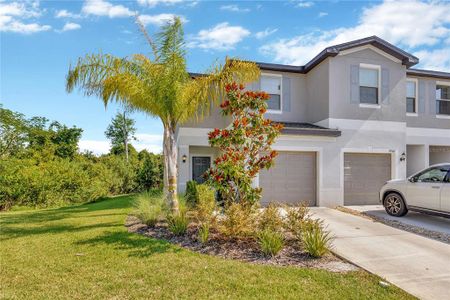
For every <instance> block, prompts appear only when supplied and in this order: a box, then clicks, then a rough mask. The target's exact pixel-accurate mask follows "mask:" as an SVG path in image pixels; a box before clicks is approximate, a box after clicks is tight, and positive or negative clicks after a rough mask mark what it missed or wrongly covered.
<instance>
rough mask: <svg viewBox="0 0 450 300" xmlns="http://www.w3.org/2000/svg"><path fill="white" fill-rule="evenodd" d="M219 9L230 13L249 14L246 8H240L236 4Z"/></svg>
mask: <svg viewBox="0 0 450 300" xmlns="http://www.w3.org/2000/svg"><path fill="white" fill-rule="evenodd" d="M220 9H221V10H228V11H232V12H249V11H250V9H248V8H240V7H239V6H237V5H236V4H230V5H222V6H221V7H220Z"/></svg>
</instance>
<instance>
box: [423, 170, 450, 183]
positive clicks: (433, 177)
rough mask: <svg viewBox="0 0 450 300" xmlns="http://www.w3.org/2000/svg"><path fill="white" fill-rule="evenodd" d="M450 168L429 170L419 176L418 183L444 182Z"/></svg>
mask: <svg viewBox="0 0 450 300" xmlns="http://www.w3.org/2000/svg"><path fill="white" fill-rule="evenodd" d="M448 171H449V167H436V168H432V169H428V170H426V171H424V172H423V173H421V174H419V175H418V176H417V181H418V182H444V178H445V177H446V175H447V172H448Z"/></svg>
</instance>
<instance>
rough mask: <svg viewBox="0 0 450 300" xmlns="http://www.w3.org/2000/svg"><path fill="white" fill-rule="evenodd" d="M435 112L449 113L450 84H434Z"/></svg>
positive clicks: (439, 113)
mask: <svg viewBox="0 0 450 300" xmlns="http://www.w3.org/2000/svg"><path fill="white" fill-rule="evenodd" d="M436 114H438V115H450V84H449V85H443V84H436Z"/></svg>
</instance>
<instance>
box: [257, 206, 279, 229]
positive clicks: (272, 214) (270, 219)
mask: <svg viewBox="0 0 450 300" xmlns="http://www.w3.org/2000/svg"><path fill="white" fill-rule="evenodd" d="M258 227H259V230H261V231H264V230H270V231H274V232H280V231H281V229H282V227H283V219H282V218H281V216H280V212H279V211H278V206H277V205H275V204H273V203H270V204H269V205H268V206H267V207H266V208H265V209H264V210H263V211H262V213H261V214H260V215H259V219H258Z"/></svg>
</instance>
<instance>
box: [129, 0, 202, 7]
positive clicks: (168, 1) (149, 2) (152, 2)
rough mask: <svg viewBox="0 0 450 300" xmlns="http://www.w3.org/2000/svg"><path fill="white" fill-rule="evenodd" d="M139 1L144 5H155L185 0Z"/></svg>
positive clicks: (138, 0)
mask: <svg viewBox="0 0 450 300" xmlns="http://www.w3.org/2000/svg"><path fill="white" fill-rule="evenodd" d="M137 2H138V3H139V4H140V5H143V6H148V7H154V6H156V5H158V4H164V5H173V4H176V3H180V2H183V0H137ZM194 2H196V1H194Z"/></svg>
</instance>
